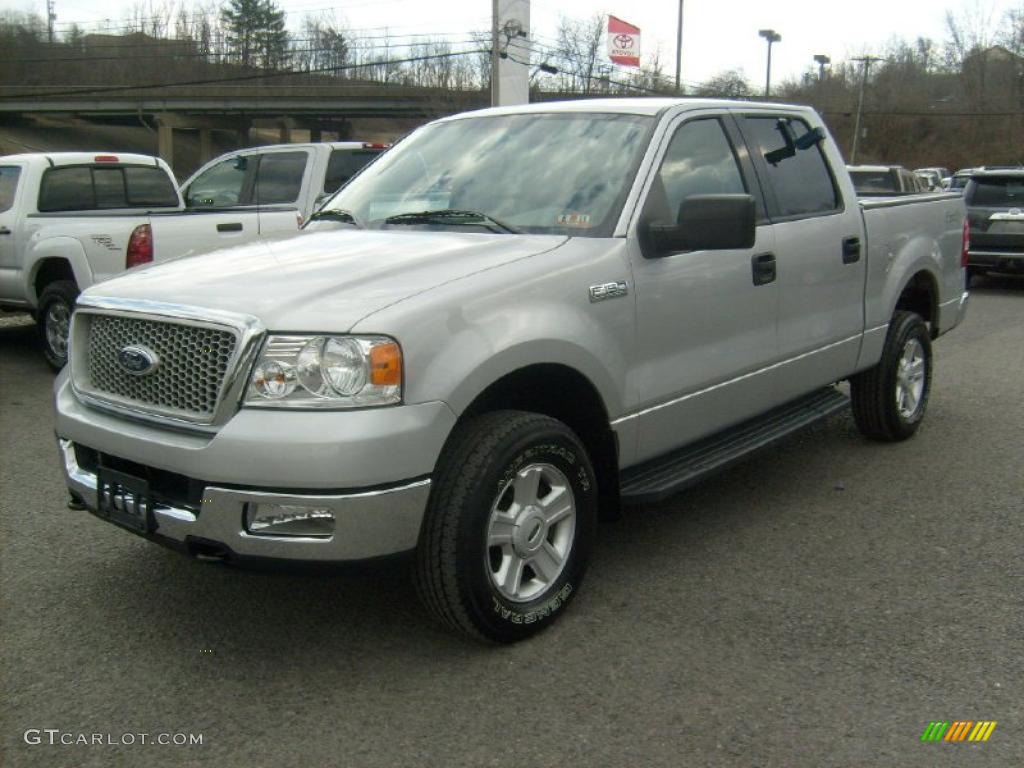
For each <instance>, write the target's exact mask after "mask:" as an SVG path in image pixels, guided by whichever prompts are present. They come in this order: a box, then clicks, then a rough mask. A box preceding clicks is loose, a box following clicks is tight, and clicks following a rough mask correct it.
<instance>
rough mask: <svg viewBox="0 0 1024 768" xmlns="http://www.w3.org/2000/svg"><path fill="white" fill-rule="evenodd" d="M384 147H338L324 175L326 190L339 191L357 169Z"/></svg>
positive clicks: (332, 154)
mask: <svg viewBox="0 0 1024 768" xmlns="http://www.w3.org/2000/svg"><path fill="white" fill-rule="evenodd" d="M383 151H384V150H382V149H336V150H334V151H333V152H331V159H330V160H328V161H327V175H326V176H325V177H324V192H328V193H330V192H337V191H338V189H339V188H340V187H341V185H342V184H344V183H345V182H346V181H348V180H349V179H351V178H352V177H353V176H355V175H356V171H358V170H360V169H362V167H363V166H364V165H366V164H367V163H368V162H370V161H371V160H373V158H375V157H376V156H377V155H379V154H380V153H381V152H383Z"/></svg>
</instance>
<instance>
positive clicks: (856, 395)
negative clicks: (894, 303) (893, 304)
mask: <svg viewBox="0 0 1024 768" xmlns="http://www.w3.org/2000/svg"><path fill="white" fill-rule="evenodd" d="M931 382H932V345H931V337H930V335H929V333H928V326H927V325H926V324H925V322H924V320H922V319H921V316H920V315H917V314H915V313H914V312H903V311H900V312H896V313H895V314H894V315H893V317H892V321H891V322H890V323H889V332H888V334H887V335H886V338H885V346H884V348H883V349H882V359H881V360H880V361H879V362H878V365H876V366H875V367H874V368H871V369H869V370H867V371H864V372H863V373H859V374H857V375H856V376H854V377H853V378H851V379H850V396H851V400H852V401H853V417H854V421H856V422H857V427H858V429H860V431H861V433H862V434H863V435H864V436H865V437H868V438H871V439H872V440H881V441H884V442H896V441H899V440H906V439H907V438H908V437H910V436H911V435H913V434H914V432H916V431H917V428H918V426H920V424H921V420H922V419H923V418H924V413H925V409H926V408H927V406H928V393H929V391H930V389H931Z"/></svg>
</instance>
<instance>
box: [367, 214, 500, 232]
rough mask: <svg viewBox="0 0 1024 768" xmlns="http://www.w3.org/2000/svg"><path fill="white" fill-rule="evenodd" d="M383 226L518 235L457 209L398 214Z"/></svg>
mask: <svg viewBox="0 0 1024 768" xmlns="http://www.w3.org/2000/svg"><path fill="white" fill-rule="evenodd" d="M384 223H385V224H437V225H439V226H446V225H453V226H460V225H479V226H481V227H485V228H487V229H489V230H491V231H492V232H507V233H508V234H510V235H518V234H520V233H519V230H518V229H515V228H514V227H510V226H509V225H508V224H502V223H501V222H500V221H498V220H497V219H495V218H493V217H491V216H488V215H487V214H486V213H480V211H462V210H459V209H457V208H441V209H438V210H436V211H419V212H417V213H399V214H397V215H395V216H389V217H388V218H386V219H384Z"/></svg>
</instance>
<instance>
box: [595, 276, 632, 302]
mask: <svg viewBox="0 0 1024 768" xmlns="http://www.w3.org/2000/svg"><path fill="white" fill-rule="evenodd" d="M627 293H629V286H628V285H626V283H625V282H624V281H618V282H615V283H601V285H592V286H590V300H591V301H592V302H594V301H604V300H605V299H614V298H618V297H619V296H625V295H626V294H627Z"/></svg>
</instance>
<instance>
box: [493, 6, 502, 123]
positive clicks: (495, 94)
mask: <svg viewBox="0 0 1024 768" xmlns="http://www.w3.org/2000/svg"><path fill="white" fill-rule="evenodd" d="M491 16H492V18H491V106H492V107H496V106H498V105H499V104H500V103H501V100H500V99H499V98H498V97H499V93H498V83H499V81H500V78H499V77H498V62H499V61H500V58H499V56H498V43H499V40H498V35H499V33H500V30H499V29H498V0H491Z"/></svg>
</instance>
